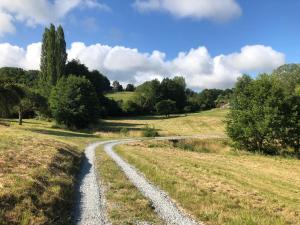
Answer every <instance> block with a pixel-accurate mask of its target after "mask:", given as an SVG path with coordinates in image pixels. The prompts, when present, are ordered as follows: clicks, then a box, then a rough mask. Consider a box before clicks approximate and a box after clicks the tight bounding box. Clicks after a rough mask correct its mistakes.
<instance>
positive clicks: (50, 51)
mask: <svg viewBox="0 0 300 225" xmlns="http://www.w3.org/2000/svg"><path fill="white" fill-rule="evenodd" d="M56 58H57V57H56V30H55V26H54V25H53V24H51V25H50V29H49V33H48V43H47V76H48V77H49V78H50V84H51V85H56V82H57V71H56V61H57V60H56Z"/></svg>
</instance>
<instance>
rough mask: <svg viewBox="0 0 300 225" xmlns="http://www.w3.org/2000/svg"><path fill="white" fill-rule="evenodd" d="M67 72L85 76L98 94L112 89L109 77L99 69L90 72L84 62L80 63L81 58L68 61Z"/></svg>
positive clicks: (67, 73)
mask: <svg viewBox="0 0 300 225" xmlns="http://www.w3.org/2000/svg"><path fill="white" fill-rule="evenodd" d="M65 73H66V76H68V75H70V74H72V75H76V76H84V77H85V78H86V79H88V80H89V81H90V82H91V83H92V85H93V86H94V88H95V90H96V92H97V95H98V96H100V95H102V94H103V93H105V92H108V91H110V81H109V79H108V78H107V77H106V76H104V75H103V74H101V73H100V72H99V71H98V70H93V71H92V72H90V71H89V70H88V68H87V67H86V66H85V65H84V64H82V63H80V61H79V60H75V59H73V60H72V61H70V62H68V63H67V65H66V72H65Z"/></svg>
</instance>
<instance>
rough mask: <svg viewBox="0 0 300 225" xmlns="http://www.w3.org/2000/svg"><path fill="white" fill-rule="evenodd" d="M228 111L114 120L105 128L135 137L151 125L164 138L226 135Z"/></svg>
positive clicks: (104, 122) (220, 110)
mask: <svg viewBox="0 0 300 225" xmlns="http://www.w3.org/2000/svg"><path fill="white" fill-rule="evenodd" d="M227 113H228V110H224V109H215V110H211V111H207V112H201V113H194V114H188V115H187V116H185V115H173V116H172V117H171V118H168V119H166V118H165V117H163V116H138V117H126V118H113V119H109V120H104V121H103V126H104V127H106V128H107V129H108V130H111V131H119V130H121V129H122V128H123V127H126V128H128V129H129V130H130V131H131V132H132V135H133V136H141V130H142V129H144V128H145V127H146V125H149V126H150V127H153V126H154V127H155V128H156V129H158V131H159V134H160V135H162V136H171V135H182V136H183V135H195V134H214V135H223V134H224V131H225V129H224V123H223V121H224V119H225V116H226V115H227Z"/></svg>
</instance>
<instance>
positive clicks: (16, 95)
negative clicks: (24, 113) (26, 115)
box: [0, 79, 24, 115]
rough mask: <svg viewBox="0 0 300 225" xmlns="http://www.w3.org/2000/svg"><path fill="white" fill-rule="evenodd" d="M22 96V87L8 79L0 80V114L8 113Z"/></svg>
mask: <svg viewBox="0 0 300 225" xmlns="http://www.w3.org/2000/svg"><path fill="white" fill-rule="evenodd" d="M23 96H24V90H23V88H22V87H21V86H20V85H18V84H14V83H11V82H9V81H6V80H3V79H1V80H0V111H1V114H2V115H4V114H7V113H9V112H10V111H11V110H12V109H13V107H14V106H15V105H17V104H19V103H20V101H21V99H22V98H23Z"/></svg>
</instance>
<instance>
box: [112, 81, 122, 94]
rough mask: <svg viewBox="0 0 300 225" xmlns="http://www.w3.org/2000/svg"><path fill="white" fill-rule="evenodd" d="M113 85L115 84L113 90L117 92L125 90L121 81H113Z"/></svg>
mask: <svg viewBox="0 0 300 225" xmlns="http://www.w3.org/2000/svg"><path fill="white" fill-rule="evenodd" d="M112 86H113V91H115V92H121V91H123V90H124V89H123V86H122V85H121V84H120V83H119V81H116V80H115V81H114V82H113V83H112Z"/></svg>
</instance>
